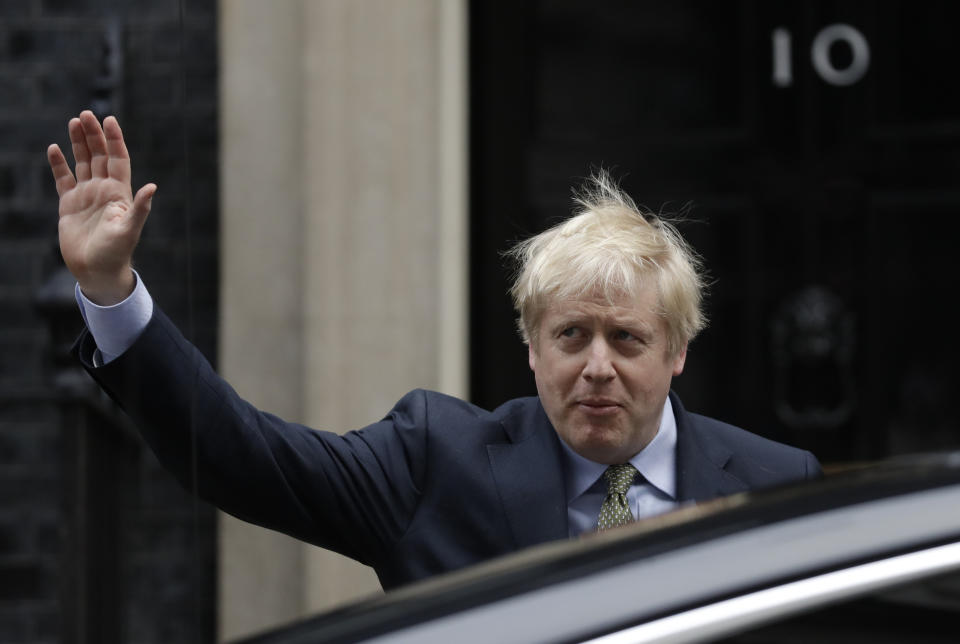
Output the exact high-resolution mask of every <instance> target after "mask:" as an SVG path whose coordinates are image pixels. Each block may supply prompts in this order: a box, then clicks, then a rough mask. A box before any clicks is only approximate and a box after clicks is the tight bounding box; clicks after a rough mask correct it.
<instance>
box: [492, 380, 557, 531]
mask: <svg viewBox="0 0 960 644" xmlns="http://www.w3.org/2000/svg"><path fill="white" fill-rule="evenodd" d="M501 424H502V425H503V427H504V430H505V431H506V433H507V436H508V437H509V438H510V442H505V443H491V444H489V445H487V454H488V456H489V458H490V467H491V470H492V472H493V478H494V481H495V482H496V486H497V491H498V492H499V494H500V500H501V501H502V503H503V509H504V513H505V515H506V518H507V522H508V524H509V525H510V529H511V531H512V533H513V537H514V540H515V542H516V545H517V547H518V548H524V547H527V546H531V545H535V544H538V543H543V542H545V541H553V540H556V539H564V538H566V537H567V536H568V528H567V500H566V486H565V483H564V480H563V464H562V460H561V455H560V444H559V443H558V440H559V439H558V438H557V435H556V432H554V430H553V427H552V426H551V425H550V421H549V420H547V416H546V413H544V411H543V408H542V407H541V406H540V403H539V401H538V400H537V399H536V398H533V399H529V400H528V401H527V402H526V404H524V405H523V406H521V407H520V408H519V409H518V410H516V411H515V412H513V413H510V414H509V415H508V416H506V417H504V418H503V419H502V420H501Z"/></svg>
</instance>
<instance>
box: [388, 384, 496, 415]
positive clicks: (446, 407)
mask: <svg viewBox="0 0 960 644" xmlns="http://www.w3.org/2000/svg"><path fill="white" fill-rule="evenodd" d="M398 415H401V416H410V417H416V418H422V419H424V420H429V421H430V422H431V423H432V422H436V421H443V420H446V419H451V418H457V419H460V420H461V421H465V420H470V419H477V420H481V419H483V418H485V417H488V416H489V415H490V412H488V411H487V410H485V409H482V408H480V407H477V406H476V405H474V404H472V403H469V402H467V401H466V400H463V399H461V398H457V397H456V396H451V395H449V394H443V393H440V392H438V391H431V390H429V389H414V390H412V391H409V392H407V394H406V395H404V396H403V398H401V399H400V400H399V401H398V402H397V404H396V405H394V407H393V409H392V410H390V413H389V414H388V416H392V417H394V418H396V417H397V416H398Z"/></svg>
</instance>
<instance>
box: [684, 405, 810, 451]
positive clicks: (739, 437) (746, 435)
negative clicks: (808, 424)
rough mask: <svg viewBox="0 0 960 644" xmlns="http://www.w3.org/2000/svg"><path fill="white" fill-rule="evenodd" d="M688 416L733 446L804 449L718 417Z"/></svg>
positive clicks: (702, 429) (699, 426)
mask: <svg viewBox="0 0 960 644" xmlns="http://www.w3.org/2000/svg"><path fill="white" fill-rule="evenodd" d="M688 416H689V419H690V422H691V424H692V425H694V426H695V427H696V428H697V429H698V430H699V431H703V432H710V436H711V437H712V438H714V439H716V440H718V441H721V442H722V443H724V444H725V445H727V446H729V447H732V448H736V447H741V448H742V447H748V448H752V449H758V450H773V451H778V450H787V451H802V450H800V449H799V448H796V447H791V446H790V445H786V444H785V443H778V442H777V441H775V440H772V439H769V438H765V437H763V436H760V435H759V434H755V433H753V432H751V431H747V430H746V429H743V428H742V427H737V426H736V425H731V424H730V423H725V422H723V421H722V420H717V419H716V418H710V417H709V416H703V415H701V414H688Z"/></svg>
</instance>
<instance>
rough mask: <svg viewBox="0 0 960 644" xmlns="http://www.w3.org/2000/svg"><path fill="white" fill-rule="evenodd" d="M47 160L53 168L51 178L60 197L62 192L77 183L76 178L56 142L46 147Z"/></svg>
mask: <svg viewBox="0 0 960 644" xmlns="http://www.w3.org/2000/svg"><path fill="white" fill-rule="evenodd" d="M47 161H49V162H50V169H51V170H53V180H54V181H56V183H57V194H58V195H59V196H61V197H62V196H63V193H65V192H66V191H68V190H71V189H72V188H74V187H75V186H76V185H77V180H76V179H74V177H73V173H72V172H70V165H69V164H68V163H67V159H66V157H64V156H63V152H61V151H60V146H59V145H57V144H56V143H54V144H53V145H51V146H50V147H48V148H47Z"/></svg>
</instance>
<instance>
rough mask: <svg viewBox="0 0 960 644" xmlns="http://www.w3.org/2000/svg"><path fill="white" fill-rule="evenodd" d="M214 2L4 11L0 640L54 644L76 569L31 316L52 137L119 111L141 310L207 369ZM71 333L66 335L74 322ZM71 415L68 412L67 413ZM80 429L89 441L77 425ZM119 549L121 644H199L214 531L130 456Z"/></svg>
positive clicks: (208, 630) (63, 475)
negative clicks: (172, 330)
mask: <svg viewBox="0 0 960 644" xmlns="http://www.w3.org/2000/svg"><path fill="white" fill-rule="evenodd" d="M216 76H217V69H216V2H215V0H182V1H179V2H178V0H112V1H108V0H0V641H2V642H5V643H14V642H58V641H66V639H65V636H64V635H63V634H62V632H61V631H63V630H66V629H67V628H68V621H69V619H71V617H70V616H71V615H72V613H71V611H73V610H76V607H71V606H68V605H66V604H67V603H68V602H70V601H71V599H70V597H69V593H64V587H65V581H64V579H65V575H66V573H65V572H64V571H66V570H68V569H69V568H70V566H71V565H73V564H74V563H75V562H74V561H72V559H71V558H72V557H73V554H72V553H71V551H70V548H68V546H67V544H70V543H74V542H75V540H74V537H75V535H74V534H73V532H72V531H73V530H74V529H75V525H74V523H73V522H72V521H71V520H70V516H71V515H72V513H74V512H76V508H73V507H70V505H69V503H70V499H71V498H72V497H71V493H72V492H73V491H74V488H75V486H76V484H77V481H76V480H75V479H74V476H75V474H76V473H75V472H73V471H71V470H70V469H69V468H66V469H65V467H64V463H65V462H69V461H70V458H71V456H72V455H71V454H70V453H65V451H68V450H69V449H73V448H72V447H68V446H69V445H72V444H73V443H72V442H71V441H70V440H67V441H65V438H64V437H65V436H66V437H67V438H68V439H71V438H72V435H71V434H70V432H72V431H74V430H75V431H77V432H79V431H81V429H80V428H73V427H69V426H67V427H65V428H64V427H62V425H64V424H69V423H70V422H73V421H70V420H68V417H67V416H66V415H65V414H64V413H63V412H62V410H61V408H60V407H58V405H57V404H56V400H55V399H54V394H55V392H56V389H55V388H54V387H53V386H52V385H51V383H52V382H53V379H54V378H55V377H56V376H57V366H56V365H55V364H54V361H53V357H54V353H55V350H56V347H55V346H54V344H55V343H54V342H53V341H52V340H51V336H50V333H49V330H48V324H47V322H46V321H45V318H44V317H43V316H42V315H40V314H39V313H38V311H37V308H36V305H35V298H36V294H37V292H38V290H39V289H40V287H41V286H42V285H43V284H44V283H45V282H46V281H47V280H48V279H49V278H50V277H51V275H53V274H54V272H55V271H57V270H58V269H59V268H60V263H59V256H58V253H57V250H56V234H57V227H56V212H57V202H56V193H55V191H54V187H53V184H52V180H51V178H50V173H49V169H48V168H47V166H46V159H45V149H46V146H47V145H48V144H49V143H51V142H58V143H60V145H61V147H64V148H65V149H69V145H68V139H67V134H66V122H67V120H68V119H69V118H70V117H71V116H74V115H76V114H77V113H79V112H80V111H81V110H82V109H85V108H88V107H94V108H95V109H97V110H99V111H100V112H101V114H100V115H101V116H103V115H105V114H104V112H105V111H109V112H110V113H115V114H116V115H117V117H118V118H119V119H120V123H121V126H122V127H123V128H124V131H125V133H126V136H127V143H128V147H129V148H130V151H131V155H132V158H133V163H134V169H133V175H134V183H135V185H136V186H139V185H141V184H143V183H145V182H147V181H154V182H156V183H157V184H158V186H159V192H158V194H157V197H156V198H155V200H154V212H153V214H152V215H151V218H150V221H149V222H148V224H147V229H146V231H145V234H144V237H143V240H142V242H141V247H140V249H139V250H138V254H137V261H138V270H139V271H140V273H141V275H143V277H144V279H145V281H146V283H147V284H148V286H149V287H150V290H151V292H152V293H153V295H154V297H155V299H156V300H157V301H158V302H159V303H160V304H161V305H162V306H163V308H164V310H165V311H166V312H167V313H168V314H170V315H171V317H172V318H173V319H174V320H175V321H177V322H178V324H179V325H180V327H181V328H182V329H183V330H184V332H185V333H186V334H187V335H188V337H191V338H192V339H193V340H194V341H195V342H196V344H197V345H198V346H199V347H200V349H201V350H202V351H203V352H204V353H205V354H206V355H207V356H208V357H210V358H211V359H212V360H215V359H216V355H215V346H216V322H217V281H218V275H217V270H218V269H217V234H218V221H217V166H216V162H217V112H216V105H217V93H216V92H217V83H216ZM69 315H70V322H69V324H70V325H71V326H73V327H75V329H78V328H79V315H78V314H75V313H74V312H70V313H69ZM71 418H72V417H71ZM88 430H89V428H88ZM127 464H128V465H129V467H127V468H126V469H124V474H123V476H124V477H125V478H124V479H123V487H124V489H123V490H122V493H121V494H120V495H119V499H120V500H119V504H120V506H119V507H120V508H121V514H122V516H120V517H118V518H117V523H116V525H117V526H119V529H120V532H119V538H118V540H117V544H118V546H117V552H116V553H115V557H116V562H117V564H118V570H119V574H120V577H121V582H122V583H121V588H122V595H121V597H122V601H121V602H120V604H119V605H117V606H116V607H115V610H113V611H111V613H112V615H111V616H110V618H111V619H113V620H115V625H114V627H111V628H107V629H106V630H107V631H111V632H116V633H120V638H121V640H122V641H125V642H190V641H204V642H205V641H211V640H212V639H213V638H214V629H215V625H214V619H215V613H216V611H215V597H214V589H215V577H216V575H215V532H214V527H215V518H214V513H213V511H212V510H211V509H210V508H209V507H208V506H206V505H203V504H198V503H195V502H194V501H193V499H192V498H191V497H190V495H189V494H188V493H186V492H185V491H183V490H182V489H180V488H179V487H178V485H177V484H176V483H174V482H173V480H172V479H171V477H170V476H169V475H167V474H166V473H165V472H163V471H162V470H161V469H160V468H159V466H158V465H157V463H156V461H155V460H154V458H153V456H152V455H151V454H150V453H149V452H147V451H146V450H144V449H143V448H140V447H138V448H137V450H136V454H134V455H133V457H131V458H130V459H129V462H128V463H127Z"/></svg>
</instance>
